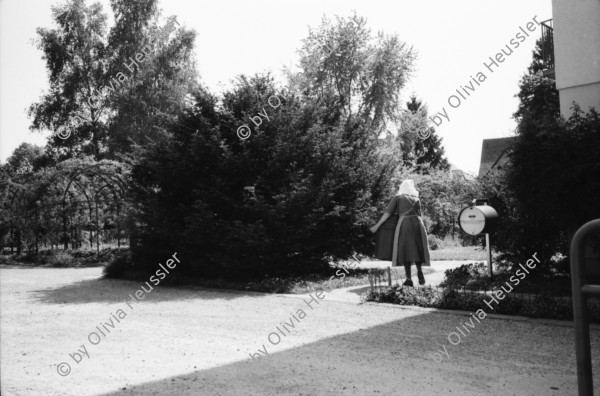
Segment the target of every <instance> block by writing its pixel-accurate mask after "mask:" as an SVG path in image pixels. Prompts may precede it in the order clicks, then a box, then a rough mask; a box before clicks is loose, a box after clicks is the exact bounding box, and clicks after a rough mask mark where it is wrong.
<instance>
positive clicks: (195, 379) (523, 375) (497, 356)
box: [102, 310, 600, 396]
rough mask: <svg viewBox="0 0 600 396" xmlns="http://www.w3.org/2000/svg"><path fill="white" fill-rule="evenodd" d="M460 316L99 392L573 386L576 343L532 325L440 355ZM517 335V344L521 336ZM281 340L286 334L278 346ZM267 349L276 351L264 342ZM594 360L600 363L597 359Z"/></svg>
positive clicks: (407, 322)
mask: <svg viewBox="0 0 600 396" xmlns="http://www.w3.org/2000/svg"><path fill="white" fill-rule="evenodd" d="M383 313H385V311H383V310H382V314H383ZM488 321H489V319H488ZM457 322H458V319H457V318H456V317H454V316H452V315H440V314H431V313H421V314H417V315H415V316H410V317H407V318H404V319H401V320H395V321H392V322H389V323H386V324H383V325H378V326H373V327H369V328H366V329H360V330H358V331H354V332H351V333H347V334H343V335H337V336H334V337H329V338H325V339H322V340H319V341H317V342H313V343H310V344H306V345H302V346H298V347H295V348H293V349H289V350H285V351H281V352H277V353H269V355H268V356H262V357H260V358H256V359H251V358H250V357H249V355H248V354H245V358H246V359H245V360H242V361H239V362H236V363H232V364H227V365H223V366H220V367H214V368H210V369H205V370H198V371H193V372H190V373H187V374H182V375H177V376H172V377H168V378H165V379H162V380H158V381H152V382H146V383H143V384H139V385H135V386H131V385H125V384H123V385H118V386H119V387H122V388H121V390H119V391H114V392H109V393H105V394H103V395H102V396H117V395H180V396H188V395H189V396H192V395H194V396H195V395H200V394H202V395H267V396H268V395H282V394H285V395H338V394H344V395H366V394H381V395H392V394H401V395H431V394H447V393H449V392H452V394H460V395H482V394H540V395H541V394H544V395H565V394H573V393H574V392H575V389H576V376H575V375H574V367H575V361H574V357H573V354H572V353H571V349H572V345H571V342H570V340H562V341H560V342H555V343H551V342H548V341H549V339H548V334H547V333H546V334H545V335H544V336H540V335H539V334H538V335H535V332H534V331H533V330H534V325H532V324H527V323H522V324H517V325H514V324H513V325H506V324H505V325H504V326H503V327H500V328H499V327H498V326H499V321H493V322H495V323H489V322H488V323H487V326H486V329H485V330H484V331H483V332H479V334H473V335H472V336H470V337H467V338H470V339H469V340H468V342H465V340H463V341H462V342H463V344H462V345H458V346H451V345H448V346H447V350H448V353H449V357H448V358H447V357H446V356H445V355H444V356H443V360H442V361H441V362H440V363H438V362H436V361H434V360H433V352H435V350H436V348H441V345H440V342H442V340H443V338H444V337H445V336H446V335H447V332H448V331H451V330H452V326H455V325H456V324H457ZM482 326H483V325H482ZM561 331H562V330H561ZM569 331H571V332H572V330H569ZM524 334H525V336H524ZM391 335H397V336H395V337H394V336H391ZM517 336H519V337H520V338H521V342H515V338H516V337H517ZM290 337H293V334H292V335H291V336H290ZM273 338H274V337H273ZM274 339H275V338H274ZM492 340H493V342H492ZM285 342H286V341H285V339H284V338H283V337H282V340H281V346H284V345H285ZM446 344H447V342H446ZM263 346H264V345H256V346H254V347H256V348H261V347H263ZM525 347H526V348H527V349H526V350H527V353H524V350H525V349H524V348H525ZM269 348H273V349H274V348H275V347H274V346H272V345H271V344H267V349H266V350H267V351H268V350H269ZM549 356H553V357H554V358H552V359H549V358H548V357H549ZM240 358H244V356H240ZM595 362H596V364H597V363H600V361H599V359H598V358H595ZM499 373H502V375H498V374H499ZM129 378H131V377H129Z"/></svg>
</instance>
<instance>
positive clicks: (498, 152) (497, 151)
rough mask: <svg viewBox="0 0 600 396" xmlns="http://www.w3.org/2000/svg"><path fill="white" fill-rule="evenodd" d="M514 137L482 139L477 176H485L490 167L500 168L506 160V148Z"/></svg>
mask: <svg viewBox="0 0 600 396" xmlns="http://www.w3.org/2000/svg"><path fill="white" fill-rule="evenodd" d="M515 139H516V137H506V138H497V139H483V144H482V147H481V162H480V164H479V177H482V176H485V175H486V173H488V172H489V171H490V170H492V169H496V168H499V169H502V167H503V166H504V165H505V164H506V162H507V161H508V149H509V147H510V145H511V144H512V143H513V142H514V141H515Z"/></svg>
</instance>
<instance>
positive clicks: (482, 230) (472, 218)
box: [458, 199, 498, 277]
mask: <svg viewBox="0 0 600 396" xmlns="http://www.w3.org/2000/svg"><path fill="white" fill-rule="evenodd" d="M497 224H498V212H496V209H494V208H492V207H491V206H489V205H488V200H487V199H474V200H473V202H472V203H471V206H468V207H466V208H464V209H463V210H461V211H460V213H459V214H458V225H459V226H460V229H461V230H463V232H464V233H466V234H469V235H472V236H476V235H481V234H485V246H486V249H487V253H488V269H489V272H490V277H491V276H493V273H492V247H491V246H490V232H493V231H494V230H495V229H496V225H497Z"/></svg>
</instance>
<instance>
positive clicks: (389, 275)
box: [387, 267, 392, 287]
mask: <svg viewBox="0 0 600 396" xmlns="http://www.w3.org/2000/svg"><path fill="white" fill-rule="evenodd" d="M387 273H388V286H389V287H392V267H387Z"/></svg>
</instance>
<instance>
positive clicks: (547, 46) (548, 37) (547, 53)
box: [542, 19, 554, 78]
mask: <svg viewBox="0 0 600 396" xmlns="http://www.w3.org/2000/svg"><path fill="white" fill-rule="evenodd" d="M542 61H543V62H544V75H545V76H550V77H552V78H554V27H553V24H552V19H548V20H547V21H544V22H542Z"/></svg>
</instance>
